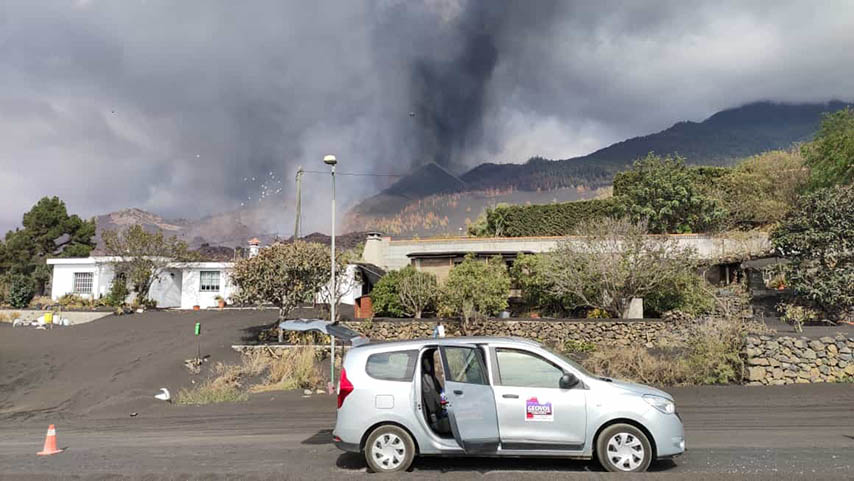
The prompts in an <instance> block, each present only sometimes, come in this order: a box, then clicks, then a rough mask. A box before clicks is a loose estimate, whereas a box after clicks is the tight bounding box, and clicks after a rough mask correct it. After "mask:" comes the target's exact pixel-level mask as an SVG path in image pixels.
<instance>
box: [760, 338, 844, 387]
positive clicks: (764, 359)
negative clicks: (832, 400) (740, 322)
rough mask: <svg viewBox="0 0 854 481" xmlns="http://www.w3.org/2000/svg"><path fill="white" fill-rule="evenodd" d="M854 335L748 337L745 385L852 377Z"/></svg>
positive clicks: (836, 380) (835, 379)
mask: <svg viewBox="0 0 854 481" xmlns="http://www.w3.org/2000/svg"><path fill="white" fill-rule="evenodd" d="M852 351H854V338H846V337H845V336H843V335H841V334H840V335H837V336H836V337H830V336H825V337H821V338H818V339H810V338H807V337H790V336H783V337H774V336H748V337H747V340H746V346H745V357H746V360H747V372H746V379H745V380H746V381H747V384H748V385H759V384H774V385H777V384H795V383H810V382H838V381H840V380H842V379H847V378H854V359H852Z"/></svg>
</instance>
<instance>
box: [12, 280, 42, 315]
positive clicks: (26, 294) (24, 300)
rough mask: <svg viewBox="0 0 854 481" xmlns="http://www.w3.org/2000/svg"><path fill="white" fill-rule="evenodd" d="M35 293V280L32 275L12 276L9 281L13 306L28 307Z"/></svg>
mask: <svg viewBox="0 0 854 481" xmlns="http://www.w3.org/2000/svg"><path fill="white" fill-rule="evenodd" d="M35 295H36V286H35V282H33V280H32V279H31V278H30V277H28V276H25V275H23V274H17V275H14V276H12V278H11V280H10V282H9V304H10V305H11V306H12V307H15V308H18V309H23V308H25V307H27V306H28V305H30V301H31V300H33V296H35Z"/></svg>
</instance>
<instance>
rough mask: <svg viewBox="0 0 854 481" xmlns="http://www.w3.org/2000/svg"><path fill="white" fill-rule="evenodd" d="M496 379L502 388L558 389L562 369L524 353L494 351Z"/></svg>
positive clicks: (510, 350) (505, 350)
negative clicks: (496, 367) (496, 368)
mask: <svg viewBox="0 0 854 481" xmlns="http://www.w3.org/2000/svg"><path fill="white" fill-rule="evenodd" d="M495 358H496V361H497V362H498V377H499V382H500V384H501V385H502V386H514V387H545V388H554V389H558V388H559V387H560V378H561V377H562V376H563V369H561V368H559V367H558V366H555V365H554V364H552V363H551V362H549V361H546V360H545V359H543V358H541V357H540V356H537V355H535V354H532V353H530V352H526V351H519V350H516V349H504V348H500V347H499V348H496V349H495Z"/></svg>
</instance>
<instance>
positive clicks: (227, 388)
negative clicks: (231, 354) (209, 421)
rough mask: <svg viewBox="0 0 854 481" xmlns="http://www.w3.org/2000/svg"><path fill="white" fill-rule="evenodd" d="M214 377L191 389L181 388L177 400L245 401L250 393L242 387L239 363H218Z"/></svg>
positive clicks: (188, 402)
mask: <svg viewBox="0 0 854 481" xmlns="http://www.w3.org/2000/svg"><path fill="white" fill-rule="evenodd" d="M213 375H214V377H212V378H210V379H208V380H205V381H203V382H201V383H200V384H197V385H196V386H194V387H193V388H190V389H181V390H180V391H179V392H178V396H177V398H176V400H175V402H177V403H178V404H212V403H222V402H237V401H245V400H246V399H247V398H248V394H247V393H246V392H245V391H244V390H243V389H242V387H243V386H242V384H241V382H240V378H241V376H242V371H241V367H240V366H239V365H228V364H223V363H221V362H220V363H217V364H216V366H215V367H214V372H213Z"/></svg>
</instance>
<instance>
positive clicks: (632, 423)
mask: <svg viewBox="0 0 854 481" xmlns="http://www.w3.org/2000/svg"><path fill="white" fill-rule="evenodd" d="M614 424H628V425H629V426H634V427H636V428H638V429H640V431H641V432H642V433H643V434H644V436H646V438H647V440H648V441H649V445H650V446H652V460H653V461H654V460H655V459H656V458H657V456H658V448H657V447H656V445H655V438H654V437H653V436H652V433H651V432H650V431H649V429H647V428H646V426H644V425H643V423H640V422H638V421H635V420H634V419H630V418H614V419H609V420H608V421H606V422H604V423H602V425H601V426H599V428H598V429H597V430H596V434H594V435H593V440H592V443H591V446H592V449H593V450H592V452H593V453H594V454H595V453H596V444H597V443H598V442H599V435H600V434H602V431H604V430H605V428H607V427H608V426H613V425H614ZM594 457H595V456H594Z"/></svg>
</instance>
